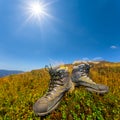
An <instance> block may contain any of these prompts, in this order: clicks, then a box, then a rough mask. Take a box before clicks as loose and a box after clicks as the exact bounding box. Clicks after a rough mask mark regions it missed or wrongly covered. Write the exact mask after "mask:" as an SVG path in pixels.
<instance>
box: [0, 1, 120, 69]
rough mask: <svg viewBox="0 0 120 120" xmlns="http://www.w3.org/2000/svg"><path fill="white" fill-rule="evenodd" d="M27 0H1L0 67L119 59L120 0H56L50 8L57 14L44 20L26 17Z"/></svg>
mask: <svg viewBox="0 0 120 120" xmlns="http://www.w3.org/2000/svg"><path fill="white" fill-rule="evenodd" d="M24 1H25V0H1V1H0V69H16V70H25V71H26V70H32V69H38V68H41V67H44V66H45V65H46V64H47V65H49V64H50V63H52V64H54V63H59V62H60V63H61V62H64V63H71V62H73V61H74V60H81V59H89V60H93V59H94V60H95V59H105V60H108V61H113V62H120V7H119V6H120V1H119V0H56V1H53V3H52V4H49V5H48V6H47V7H48V8H47V7H46V9H47V12H48V14H50V15H51V16H53V17H46V16H44V17H43V19H41V21H37V19H31V20H29V21H27V18H28V14H27V11H26V9H25V7H26V5H27V4H26V3H27V2H29V0H26V3H25V2H24ZM33 1H34V0H33ZM50 1H51V0H44V4H46V3H50ZM42 2H43V1H42Z"/></svg>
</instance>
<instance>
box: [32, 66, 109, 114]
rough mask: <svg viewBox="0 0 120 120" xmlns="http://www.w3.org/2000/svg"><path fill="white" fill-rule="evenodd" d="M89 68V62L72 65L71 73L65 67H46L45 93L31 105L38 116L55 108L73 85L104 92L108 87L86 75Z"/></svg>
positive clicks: (100, 92)
mask: <svg viewBox="0 0 120 120" xmlns="http://www.w3.org/2000/svg"><path fill="white" fill-rule="evenodd" d="M89 70H90V65H89V64H80V65H78V66H74V67H73V70H72V75H71V76H70V73H69V71H68V68H67V67H55V68H52V67H50V68H48V71H49V74H50V77H51V79H50V84H49V89H48V91H47V93H46V94H45V95H44V96H43V97H41V98H40V99H38V100H37V101H36V103H35V104H34V105H33V110H34V112H35V114H36V115H38V116H45V115H47V114H48V113H50V112H51V111H53V110H54V109H56V108H57V107H58V105H59V103H60V101H61V99H62V97H63V96H64V94H65V93H66V92H67V91H69V89H70V88H71V87H72V85H74V86H85V88H86V89H87V90H88V91H91V92H96V93H99V94H105V93H107V92H108V91H109V88H108V87H107V86H105V85H101V84H96V83H95V82H93V81H92V79H90V78H89V77H88V74H89Z"/></svg>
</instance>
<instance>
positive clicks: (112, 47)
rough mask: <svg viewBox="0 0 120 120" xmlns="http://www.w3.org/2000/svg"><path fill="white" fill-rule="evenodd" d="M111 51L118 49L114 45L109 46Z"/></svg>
mask: <svg viewBox="0 0 120 120" xmlns="http://www.w3.org/2000/svg"><path fill="white" fill-rule="evenodd" d="M110 48H111V49H117V48H118V47H117V46H115V45H112V46H110Z"/></svg>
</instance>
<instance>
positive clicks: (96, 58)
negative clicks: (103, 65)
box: [93, 57, 103, 61]
mask: <svg viewBox="0 0 120 120" xmlns="http://www.w3.org/2000/svg"><path fill="white" fill-rule="evenodd" d="M99 60H103V58H102V57H95V58H93V61H99Z"/></svg>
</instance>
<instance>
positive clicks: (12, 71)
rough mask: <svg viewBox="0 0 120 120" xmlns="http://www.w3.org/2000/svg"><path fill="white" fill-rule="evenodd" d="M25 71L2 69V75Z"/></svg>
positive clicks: (0, 73) (0, 72)
mask: <svg viewBox="0 0 120 120" xmlns="http://www.w3.org/2000/svg"><path fill="white" fill-rule="evenodd" d="M19 73H23V71H18V70H0V77H4V76H8V75H12V74H19Z"/></svg>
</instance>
